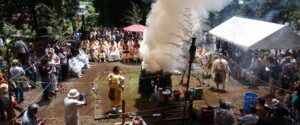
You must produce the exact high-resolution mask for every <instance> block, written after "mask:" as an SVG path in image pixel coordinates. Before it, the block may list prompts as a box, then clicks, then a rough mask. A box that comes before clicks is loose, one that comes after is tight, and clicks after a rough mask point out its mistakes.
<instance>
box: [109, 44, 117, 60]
mask: <svg viewBox="0 0 300 125" xmlns="http://www.w3.org/2000/svg"><path fill="white" fill-rule="evenodd" d="M118 60H120V52H119V49H118V47H117V46H116V44H115V43H114V42H112V43H111V46H110V48H109V52H108V61H118Z"/></svg>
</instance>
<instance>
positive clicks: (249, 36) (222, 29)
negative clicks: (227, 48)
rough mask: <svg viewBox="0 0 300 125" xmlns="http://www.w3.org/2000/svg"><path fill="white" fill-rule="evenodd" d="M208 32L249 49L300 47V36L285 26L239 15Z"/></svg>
mask: <svg viewBox="0 0 300 125" xmlns="http://www.w3.org/2000/svg"><path fill="white" fill-rule="evenodd" d="M209 33H210V34H212V35H215V36H216V37H219V38H221V39H223V40H226V41H228V42H232V43H234V44H237V45H240V46H242V47H246V48H249V49H295V48H300V36H299V35H297V34H296V33H294V32H293V31H291V30H290V29H289V28H288V27H287V26H285V25H280V24H275V23H269V22H264V21H258V20H253V19H246V18H241V17H232V18H231V19H229V20H227V21H226V22H224V23H222V24H220V25H219V26H217V27H215V28H214V29H212V30H210V31H209Z"/></svg>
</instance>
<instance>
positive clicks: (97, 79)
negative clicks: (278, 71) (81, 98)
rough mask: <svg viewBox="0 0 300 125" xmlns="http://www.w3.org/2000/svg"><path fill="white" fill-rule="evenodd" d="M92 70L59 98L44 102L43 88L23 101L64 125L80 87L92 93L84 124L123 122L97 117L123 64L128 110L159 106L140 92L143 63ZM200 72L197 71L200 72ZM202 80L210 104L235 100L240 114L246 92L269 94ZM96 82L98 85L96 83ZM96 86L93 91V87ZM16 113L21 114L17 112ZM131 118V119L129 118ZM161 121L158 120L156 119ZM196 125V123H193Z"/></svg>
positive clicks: (175, 80)
mask: <svg viewBox="0 0 300 125" xmlns="http://www.w3.org/2000/svg"><path fill="white" fill-rule="evenodd" d="M92 65H93V66H92V68H91V69H87V70H85V72H84V75H83V77H81V78H72V79H70V80H69V81H68V82H66V83H63V87H62V91H60V92H59V93H58V94H57V96H56V98H55V99H53V100H51V101H47V102H45V101H40V97H41V91H42V89H41V87H38V88H37V89H34V90H32V91H29V92H26V101H25V102H23V103H21V104H19V105H20V106H21V107H23V108H25V107H26V106H28V104H30V103H32V102H36V103H38V104H40V106H41V108H40V110H39V113H38V116H39V117H43V118H44V119H45V120H46V124H47V125H63V124H64V104H63V100H64V98H65V97H66V95H67V93H68V91H69V89H72V88H76V89H78V90H79V91H80V92H86V93H87V94H88V96H87V99H88V104H87V105H86V106H83V107H81V109H80V122H81V124H82V125H94V124H99V125H112V124H113V123H115V122H120V121H121V120H120V119H119V118H116V119H100V120H95V118H96V119H97V118H99V117H101V115H103V114H104V113H105V112H106V111H108V110H109V101H108V97H107V93H108V85H107V81H106V76H107V74H108V73H109V72H111V70H112V67H113V66H115V65H119V66H120V67H121V69H122V70H123V72H124V74H125V77H126V83H127V84H128V85H127V86H126V88H125V94H124V95H125V100H126V112H133V113H134V112H141V111H144V110H148V109H153V108H155V106H154V105H153V104H154V103H153V102H149V100H148V99H145V98H141V97H140V95H139V94H138V91H137V90H138V78H139V71H140V65H139V64H122V63H119V62H115V63H93V64H92ZM196 74H197V71H196ZM179 79H180V78H179V76H176V75H173V76H172V80H173V89H180V90H183V88H184V86H181V85H179V84H178V83H179ZM201 82H204V83H206V84H205V85H204V86H203V87H204V97H205V99H206V101H207V103H208V104H209V105H211V106H214V107H217V106H218V100H219V99H220V98H221V99H224V100H226V101H231V102H232V103H233V105H234V107H235V108H234V111H235V113H237V114H238V113H239V112H238V111H239V108H240V107H241V106H242V105H243V99H244V96H243V94H244V93H245V92H254V93H258V94H259V95H265V94H266V93H267V86H260V87H259V89H255V90H251V89H248V86H247V85H245V84H241V83H239V82H237V81H235V80H234V79H229V80H228V84H227V88H228V92H227V93H218V92H213V91H210V90H208V88H209V87H210V86H214V83H213V82H212V80H209V79H208V80H206V79H201ZM93 83H95V84H93ZM199 85H200V83H199V81H198V80H197V79H195V78H194V77H192V79H191V87H196V86H199ZM93 87H95V89H94V90H93V89H92V88H93ZM194 107H195V108H200V107H206V103H205V102H204V100H200V101H195V105H194ZM16 114H19V112H18V111H16ZM127 120H130V119H127ZM145 120H146V121H147V120H149V122H148V125H149V124H150V125H156V124H165V125H176V124H181V122H180V121H173V122H159V118H145ZM153 121H158V122H153ZM0 124H1V125H7V124H8V123H7V122H0ZM191 125H192V124H191Z"/></svg>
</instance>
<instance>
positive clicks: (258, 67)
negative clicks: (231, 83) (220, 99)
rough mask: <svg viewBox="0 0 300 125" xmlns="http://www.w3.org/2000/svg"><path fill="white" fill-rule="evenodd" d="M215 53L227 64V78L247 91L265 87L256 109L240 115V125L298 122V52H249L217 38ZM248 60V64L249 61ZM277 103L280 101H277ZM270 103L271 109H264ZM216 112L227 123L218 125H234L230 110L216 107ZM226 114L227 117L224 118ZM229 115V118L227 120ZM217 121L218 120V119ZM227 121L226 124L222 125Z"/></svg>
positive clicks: (293, 123) (295, 50)
mask: <svg viewBox="0 0 300 125" xmlns="http://www.w3.org/2000/svg"><path fill="white" fill-rule="evenodd" d="M214 50H215V52H217V53H221V54H222V56H223V57H224V58H225V59H226V60H227V61H228V65H229V67H230V72H229V73H230V75H231V76H232V77H233V78H235V79H236V80H238V81H240V82H241V83H245V84H247V85H249V88H250V89H251V88H258V86H260V85H265V86H269V91H268V94H267V95H262V97H261V98H260V99H259V100H258V101H257V107H251V108H250V110H249V111H250V112H242V116H241V117H240V118H239V119H238V120H239V121H240V124H242V125H255V124H258V125H264V124H272V125H296V124H298V123H299V120H300V115H299V111H300V110H299V109H300V108H299V107H300V105H299V104H300V103H299V102H300V99H299V98H294V97H299V96H300V95H299V94H300V91H299V80H300V79H299V78H300V74H299V73H300V67H299V62H300V58H299V57H300V53H299V50H298V49H282V50H278V49H271V50H250V49H245V48H242V47H240V46H237V45H234V44H232V43H229V42H226V41H223V40H221V39H216V40H215V48H214ZM249 60H250V61H249ZM292 98H294V99H292ZM279 100H280V101H279ZM267 102H268V104H271V106H268V105H267ZM219 109H220V110H219V113H220V114H223V116H222V115H220V114H219V115H220V116H218V113H217V117H222V118H225V117H226V118H225V119H227V120H225V121H222V120H220V121H221V123H219V124H220V125H221V124H222V125H225V124H228V125H232V124H234V123H233V122H234V120H232V118H233V112H231V110H230V107H228V106H224V104H222V105H220V108H219ZM224 114H225V115H224ZM226 114H227V116H228V114H230V115H229V116H230V117H227V116H226ZM231 116H232V117H231ZM222 118H221V119H222ZM223 122H228V123H223Z"/></svg>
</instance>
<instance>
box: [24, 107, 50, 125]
mask: <svg viewBox="0 0 300 125" xmlns="http://www.w3.org/2000/svg"><path fill="white" fill-rule="evenodd" d="M38 109H39V105H38V104H35V103H34V104H31V105H29V106H28V109H27V111H26V112H25V113H24V116H23V118H22V125H43V124H44V123H45V120H43V119H38V118H37V117H36V114H37V112H38Z"/></svg>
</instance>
